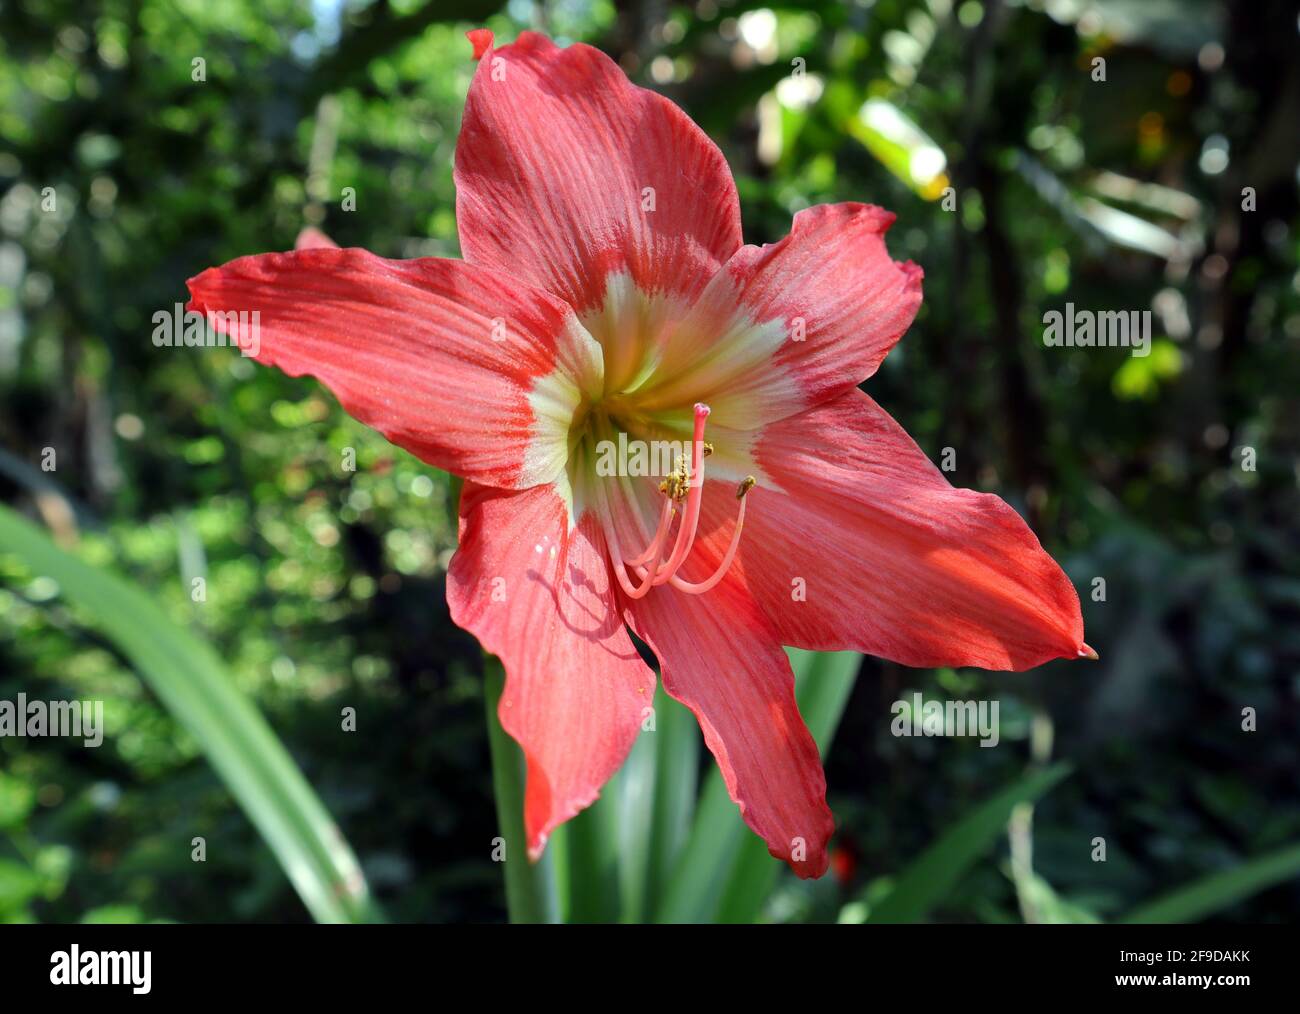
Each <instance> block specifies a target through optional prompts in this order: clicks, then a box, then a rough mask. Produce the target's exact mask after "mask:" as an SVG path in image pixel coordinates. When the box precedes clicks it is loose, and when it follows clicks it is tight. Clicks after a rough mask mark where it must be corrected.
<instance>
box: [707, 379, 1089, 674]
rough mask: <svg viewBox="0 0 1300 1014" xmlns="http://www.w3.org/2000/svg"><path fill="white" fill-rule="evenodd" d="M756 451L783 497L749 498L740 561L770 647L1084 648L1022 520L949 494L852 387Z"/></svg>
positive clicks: (1076, 618) (989, 500)
mask: <svg viewBox="0 0 1300 1014" xmlns="http://www.w3.org/2000/svg"><path fill="white" fill-rule="evenodd" d="M756 454H757V459H758V461H759V463H760V465H761V467H762V468H763V470H764V472H765V473H766V474H767V475H768V476H770V477H771V479H772V480H773V481H775V482H776V483H779V484H780V485H781V487H783V489H782V490H780V491H778V490H774V489H770V488H760V489H756V490H754V491H752V492H751V493H750V496H751V497H752V499H753V502H752V503H751V504H750V505H749V515H748V518H747V520H746V524H745V537H744V540H743V542H742V543H741V549H740V563H741V567H742V568H743V571H744V574H745V576H746V580H747V582H748V583H749V586H750V588H751V590H752V591H753V593H754V595H755V597H756V598H757V599H758V600H759V601H760V602H761V603H762V605H763V608H764V610H765V611H766V613H767V615H768V616H769V617H770V619H771V621H772V623H773V625H774V626H775V627H776V629H777V630H778V632H779V635H780V638H781V641H782V643H784V644H790V645H794V646H795V647H800V648H815V649H821V650H839V649H846V648H851V649H854V650H856V651H862V652H866V653H868V654H872V655H879V656H882V657H884V658H889V659H893V660H894V661H896V662H901V663H903V664H905V665H912V666H941V665H945V666H962V665H969V666H979V667H981V668H984V669H1016V670H1020V669H1028V668H1030V667H1031V666H1035V665H1039V664H1041V663H1043V662H1046V661H1048V660H1050V659H1054V658H1077V657H1079V656H1081V655H1086V654H1087V650H1086V645H1084V642H1083V620H1082V617H1081V615H1080V612H1079V596H1078V593H1077V592H1076V591H1075V589H1074V586H1073V585H1072V584H1071V583H1070V580H1069V578H1067V577H1066V575H1065V574H1064V573H1063V572H1062V570H1061V568H1060V567H1059V566H1057V564H1056V563H1055V561H1053V560H1052V558H1051V557H1050V556H1048V555H1047V553H1046V552H1044V551H1043V548H1042V546H1040V545H1039V542H1038V539H1037V538H1035V537H1034V533H1033V532H1031V531H1030V530H1029V527H1028V526H1027V525H1026V524H1025V523H1024V521H1023V520H1022V519H1021V517H1020V515H1019V514H1017V513H1016V512H1015V511H1014V510H1012V509H1011V507H1009V506H1008V505H1007V504H1006V503H1004V502H1003V501H1002V500H1000V499H998V498H997V497H996V496H992V495H990V494H987V493H977V492H975V491H974V490H969V489H954V488H953V487H952V486H950V485H949V484H948V480H947V479H945V478H944V476H943V474H942V473H941V472H940V471H939V470H938V469H937V468H935V467H934V465H933V464H932V463H931V462H930V460H929V459H928V458H926V456H925V455H924V454H923V453H922V452H921V450H920V448H918V447H917V446H916V444H915V443H913V441H912V439H911V438H910V437H909V436H908V435H907V434H906V433H905V432H904V431H903V429H902V427H900V426H899V425H898V423H896V422H895V421H894V420H893V419H891V418H890V417H889V415H888V414H886V412H885V411H884V410H883V409H882V408H880V406H879V405H877V404H876V403H875V402H874V401H872V400H871V399H870V398H869V397H868V396H867V395H865V394H863V393H862V392H861V391H856V390H855V391H850V392H849V393H848V394H845V395H843V396H841V397H840V398H837V399H836V400H834V401H831V402H828V403H826V404H824V405H820V406H818V407H817V408H815V409H811V410H809V411H807V412H804V413H802V414H800V415H797V416H794V417H792V418H790V419H786V420H784V421H782V422H780V423H777V424H774V425H772V426H770V427H768V428H766V429H765V430H764V431H763V432H762V436H761V437H760V439H759V442H758V445H757V451H756ZM724 537H725V533H718V534H714V535H711V536H710V540H711V541H712V542H713V543H717V542H719V541H721V540H722V539H723V538H724Z"/></svg>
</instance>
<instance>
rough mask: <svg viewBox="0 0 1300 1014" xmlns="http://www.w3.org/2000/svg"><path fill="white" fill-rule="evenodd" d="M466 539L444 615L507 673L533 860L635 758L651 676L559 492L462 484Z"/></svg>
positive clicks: (595, 551)
mask: <svg viewBox="0 0 1300 1014" xmlns="http://www.w3.org/2000/svg"><path fill="white" fill-rule="evenodd" d="M460 533H461V534H460V548H459V549H458V550H457V551H456V555H455V556H454V557H452V561H451V567H450V569H449V570H448V573H447V603H448V605H449V606H450V607H451V616H452V619H453V620H454V621H455V622H456V623H457V624H458V625H459V626H461V627H464V628H465V629H466V630H469V631H471V632H472V633H473V634H474V635H475V636H477V637H478V639H479V641H481V642H482V644H483V646H484V648H486V649H487V650H488V651H491V652H492V653H493V654H495V655H497V656H498V657H500V659H501V661H502V662H503V663H504V664H505V669H506V688H505V693H503V694H502V696H501V704H500V707H499V709H498V714H499V715H500V718H501V724H502V725H503V726H504V727H505V730H506V731H507V732H508V733H510V735H511V736H513V737H514V738H515V740H517V741H518V743H519V745H520V746H521V747H523V750H524V755H525V757H526V758H527V761H528V783H527V788H526V797H525V802H524V824H525V827H526V830H527V835H528V850H529V854H530V855H531V856H532V857H533V858H534V859H535V858H536V857H537V856H538V855H540V854H541V851H542V848H543V847H544V846H545V844H546V839H547V837H548V836H549V835H550V833H551V832H552V831H553V830H554V829H555V828H556V827H557V826H558V825H560V824H562V823H563V822H564V821H566V820H568V819H569V818H570V817H572V816H573V815H574V814H576V813H578V812H579V811H580V810H582V809H583V808H584V807H586V806H589V805H590V804H591V803H592V802H594V801H595V799H596V797H597V796H599V795H600V787H601V786H602V785H604V784H605V782H606V781H608V780H609V778H610V776H611V775H613V774H614V772H615V771H616V770H618V767H619V765H621V764H622V763H623V760H624V758H626V757H627V753H628V751H629V750H630V749H631V748H632V742H633V741H634V740H635V739H636V737H637V734H638V732H639V731H640V729H641V722H642V721H643V719H644V717H645V716H646V715H647V714H648V713H649V709H650V707H651V706H652V702H653V701H654V690H655V675H654V673H653V672H652V671H651V670H650V669H649V668H648V667H647V666H646V665H645V663H644V662H642V661H641V658H640V656H639V655H638V653H637V650H636V648H635V647H634V646H633V644H632V639H631V638H630V637H628V634H627V629H626V628H625V627H624V626H623V621H622V619H621V618H620V615H619V612H618V609H617V607H616V605H615V601H614V597H613V595H612V594H611V591H610V575H609V568H608V563H607V561H606V556H605V545H604V540H603V538H602V536H601V533H600V530H599V528H598V527H597V525H596V523H595V520H594V518H593V517H592V516H591V515H590V514H584V515H582V516H581V517H580V518H579V519H578V522H577V524H576V525H575V526H573V527H570V523H569V506H568V504H567V503H566V498H565V496H564V494H563V493H562V492H561V491H557V489H556V488H555V487H554V486H536V487H534V488H533V489H530V490H525V491H524V492H520V493H508V492H502V491H500V490H493V489H488V488H486V487H482V486H476V485H474V484H473V483H466V485H465V489H464V492H463V493H462V496H461V525H460Z"/></svg>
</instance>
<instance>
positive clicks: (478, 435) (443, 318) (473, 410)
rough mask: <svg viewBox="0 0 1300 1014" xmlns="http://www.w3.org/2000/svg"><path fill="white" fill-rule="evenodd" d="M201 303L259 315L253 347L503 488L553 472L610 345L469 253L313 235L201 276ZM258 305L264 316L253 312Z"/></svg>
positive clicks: (216, 310)
mask: <svg viewBox="0 0 1300 1014" xmlns="http://www.w3.org/2000/svg"><path fill="white" fill-rule="evenodd" d="M189 288H190V294H191V296H192V297H193V299H192V302H191V303H190V309H191V310H197V311H199V312H201V313H206V314H208V315H209V317H210V319H213V320H214V325H215V326H216V327H217V329H218V330H219V331H222V332H225V333H229V331H230V328H231V326H232V324H233V322H232V321H230V320H225V319H223V318H222V317H221V316H216V317H214V316H213V315H225V314H234V313H237V312H240V311H245V312H247V313H249V315H250V316H249V317H248V318H246V319H247V320H250V321H253V322H257V323H256V324H255V326H254V327H253V328H251V331H252V332H253V334H252V337H253V339H254V340H253V341H252V342H251V343H249V345H248V347H247V349H246V351H247V352H249V353H250V354H252V355H253V357H254V358H256V359H257V360H258V361H259V362H261V363H263V364H265V365H268V366H277V367H279V368H280V369H282V370H283V371H284V372H285V373H287V374H289V375H290V376H294V377H297V376H301V375H303V374H311V375H313V376H315V377H318V378H319V379H320V380H321V382H322V383H324V384H325V386H326V387H328V388H329V389H330V390H331V391H333V392H334V394H335V396H336V397H337V398H338V399H339V402H340V403H341V404H342V405H343V407H344V409H346V410H347V411H348V413H349V414H351V415H353V416H355V417H356V418H358V419H360V420H361V421H362V422H363V423H366V424H367V425H368V426H373V427H374V428H375V429H377V430H379V431H380V432H381V433H383V434H384V436H386V437H387V438H388V439H389V440H391V441H393V443H395V444H397V445H399V446H401V447H404V448H406V449H407V450H408V451H410V452H411V453H412V454H414V455H416V456H417V457H418V458H420V459H422V460H424V461H427V462H428V463H429V464H431V465H435V466H437V467H439V468H445V469H447V470H449V471H452V472H456V473H458V474H460V475H463V476H465V477H466V478H470V479H474V480H475V481H478V482H483V483H487V484H490V485H493V486H499V487H503V488H526V487H528V486H532V485H535V484H537V483H541V482H549V481H551V480H552V479H554V478H555V477H556V476H557V475H558V474H559V473H560V471H561V470H562V468H563V467H564V462H565V460H566V458H567V454H568V433H569V426H570V423H571V421H572V417H573V413H574V410H575V409H576V407H577V405H578V404H579V403H580V401H581V400H582V396H583V392H584V391H586V392H591V391H597V390H599V387H600V378H601V362H602V360H601V352H600V347H599V346H598V345H597V344H596V342H595V340H594V339H593V338H592V337H591V336H590V335H589V334H588V333H587V332H586V331H585V330H583V328H582V326H581V325H580V324H578V322H577V320H576V318H575V317H574V315H573V312H572V311H571V310H570V309H569V308H568V307H567V306H566V305H564V304H563V303H562V302H561V301H560V300H558V299H556V298H554V297H553V296H550V295H548V294H547V293H545V292H542V291H541V290H540V289H534V288H531V287H530V286H527V285H524V284H523V283H521V282H518V281H515V280H514V279H512V278H509V277H507V276H505V275H502V274H499V273H498V272H495V271H489V270H487V269H484V268H476V267H473V266H471V265H468V264H465V263H463V262H461V261H451V260H438V259H434V258H419V259H415V260H402V261H391V260H385V259H384V258H382V257H376V256H375V255H374V254H371V253H367V252H366V251H365V250H357V249H343V250H340V249H331V248H325V247H313V248H309V249H304V250H297V251H295V252H293V253H283V254H264V255H262V256H258V257H241V258H239V259H238V260H234V261H231V262H230V263H228V264H225V265H223V266H221V267H219V268H210V269H209V270H207V271H205V272H203V273H202V274H201V275H198V276H196V277H194V278H191V279H190V281H189ZM253 313H256V314H257V315H258V316H257V317H253V316H251V315H252V314H253Z"/></svg>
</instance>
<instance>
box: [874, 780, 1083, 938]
mask: <svg viewBox="0 0 1300 1014" xmlns="http://www.w3.org/2000/svg"><path fill="white" fill-rule="evenodd" d="M1069 773H1070V766H1069V765H1068V764H1055V765H1053V766H1052V767H1050V768H1046V769H1044V770H1041V771H1034V772H1032V773H1030V774H1028V775H1026V776H1025V777H1024V778H1022V779H1020V780H1019V781H1017V782H1015V783H1013V784H1012V785H1010V786H1008V787H1007V788H1005V789H1003V790H1002V791H1001V792H999V793H998V794H997V795H995V796H994V797H993V798H992V799H990V800H988V801H987V802H984V803H982V804H980V806H978V807H977V808H976V809H975V810H974V811H973V812H972V813H969V814H967V815H966V816H965V817H963V818H962V819H961V820H959V821H958V822H957V823H956V824H955V825H954V826H953V827H952V828H950V829H949V830H948V831H947V832H945V833H944V835H943V836H942V837H940V838H939V840H938V841H936V842H935V843H934V844H933V845H931V846H930V847H929V848H928V849H926V850H925V851H924V852H922V853H921V855H920V856H918V857H917V858H916V860H914V861H913V862H912V863H911V864H909V865H908V867H907V868H906V869H905V870H904V871H903V872H902V873H901V874H900V875H899V877H898V878H897V880H895V882H894V886H893V889H892V890H891V891H890V892H889V893H888V894H887V895H886V896H885V897H884V898H883V899H881V901H880V902H879V904H877V905H875V906H874V907H872V908H869V909H866V910H865V911H866V913H867V914H866V920H865V921H866V922H869V923H896V922H917V921H919V920H921V919H923V918H925V916H926V915H927V914H928V913H929V912H930V910H931V909H932V908H934V906H935V905H937V904H938V903H939V902H940V901H942V900H943V898H944V897H945V896H946V895H947V894H948V892H949V891H951V890H952V888H953V887H954V886H955V885H956V884H957V882H958V881H959V880H960V879H961V878H962V876H963V875H964V874H965V873H966V872H967V871H968V870H969V869H970V868H971V867H972V866H974V865H975V862H976V860H978V859H979V858H980V856H982V855H983V854H984V853H985V852H987V851H988V850H989V849H990V848H992V846H993V843H994V842H996V841H997V840H998V838H999V837H1001V835H1002V834H1003V833H1004V832H1005V830H1006V825H1007V821H1008V819H1010V817H1011V811H1012V810H1013V809H1014V808H1015V807H1016V806H1017V804H1019V803H1026V802H1030V801H1032V800H1035V799H1037V798H1038V797H1039V796H1041V795H1042V794H1043V793H1045V792H1046V791H1047V790H1048V789H1050V788H1052V786H1054V785H1056V783H1057V782H1059V781H1060V780H1061V779H1062V778H1064V777H1065V776H1066V775H1067V774H1069Z"/></svg>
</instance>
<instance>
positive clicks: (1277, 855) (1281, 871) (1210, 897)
mask: <svg viewBox="0 0 1300 1014" xmlns="http://www.w3.org/2000/svg"><path fill="white" fill-rule="evenodd" d="M1292 877H1300V844H1297V845H1290V846H1287V847H1286V848H1284V849H1279V850H1278V851H1276V852H1270V853H1269V854H1268V855H1266V856H1260V857H1259V858H1258V859H1252V860H1250V861H1249V862H1246V863H1243V864H1242V865H1240V866H1234V867H1233V868H1232V869H1230V870H1224V871H1223V872H1222V873H1215V874H1211V875H1210V876H1208V877H1205V878H1204V879H1202V880H1197V881H1194V882H1193V883H1191V884H1188V885H1186V886H1185V887H1181V888H1179V889H1178V890H1176V891H1172V892H1171V893H1169V894H1166V895H1165V896H1164V897H1162V898H1157V899H1156V900H1155V901H1151V902H1148V903H1147V904H1145V905H1143V906H1141V907H1140V908H1137V909H1134V910H1133V911H1132V912H1130V913H1129V914H1128V915H1126V916H1124V918H1123V919H1121V920H1120V922H1141V923H1153V922H1156V923H1170V922H1195V921H1196V920H1197V919H1203V918H1204V917H1205V916H1207V915H1212V914H1213V913H1215V912H1217V911H1219V910H1220V909H1224V908H1227V907H1228V906H1229V905H1234V904H1236V903H1237V902H1239V901H1241V900H1242V899H1244V898H1248V897H1250V896H1251V895H1252V894H1255V893H1256V892H1257V891H1262V890H1264V889H1265V888H1266V887H1272V886H1273V885H1274V884H1280V883H1281V882H1282V881H1284V880H1290V879H1291V878H1292Z"/></svg>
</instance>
